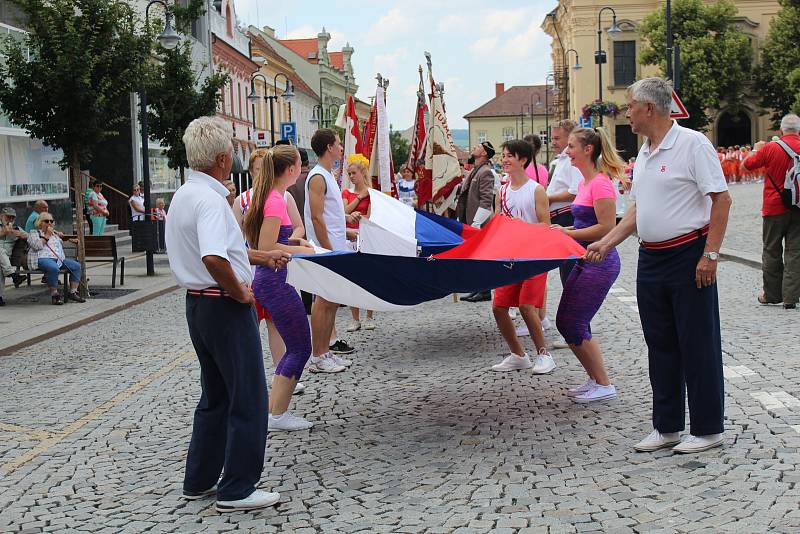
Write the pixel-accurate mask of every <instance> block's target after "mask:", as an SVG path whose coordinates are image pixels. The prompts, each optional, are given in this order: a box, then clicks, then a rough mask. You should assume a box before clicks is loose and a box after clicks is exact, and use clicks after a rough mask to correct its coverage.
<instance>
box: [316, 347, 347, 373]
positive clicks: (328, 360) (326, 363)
mask: <svg viewBox="0 0 800 534" xmlns="http://www.w3.org/2000/svg"><path fill="white" fill-rule="evenodd" d="M332 356H333V354H331V353H330V352H326V353H325V354H323V355H322V356H312V357H311V358H309V362H311V364H310V365H309V367H308V370H309V371H311V372H312V373H341V372H342V371H344V370H345V366H344V365H339V364H337V363H336V362H335V361H333V357H332Z"/></svg>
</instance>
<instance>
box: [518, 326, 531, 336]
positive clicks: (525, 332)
mask: <svg viewBox="0 0 800 534" xmlns="http://www.w3.org/2000/svg"><path fill="white" fill-rule="evenodd" d="M529 335H531V333H530V332H528V325H522V326H520V327H518V328H517V337H524V336H529Z"/></svg>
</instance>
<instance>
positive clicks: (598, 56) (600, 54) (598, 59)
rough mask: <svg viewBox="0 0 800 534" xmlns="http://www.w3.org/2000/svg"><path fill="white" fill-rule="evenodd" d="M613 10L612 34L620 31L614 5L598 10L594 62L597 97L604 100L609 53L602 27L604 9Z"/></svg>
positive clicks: (610, 31)
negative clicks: (604, 69) (595, 64)
mask: <svg viewBox="0 0 800 534" xmlns="http://www.w3.org/2000/svg"><path fill="white" fill-rule="evenodd" d="M606 10H608V11H611V17H612V18H611V27H610V28H608V30H607V31H608V33H609V34H611V35H614V34H617V33H619V32H620V29H619V26H617V12H616V11H614V8H613V7H608V6H605V7H603V8H601V9H600V11H598V12H597V50H596V51H595V53H594V62H595V63H597V99H598V100H599V101H601V102H602V100H603V64H605V63H606V62H607V61H608V60H607V55H606V52H605V50H603V27H602V25H601V24H602V17H603V12H604V11H606ZM602 125H603V115H600V126H602Z"/></svg>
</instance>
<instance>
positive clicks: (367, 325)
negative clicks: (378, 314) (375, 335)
mask: <svg viewBox="0 0 800 534" xmlns="http://www.w3.org/2000/svg"><path fill="white" fill-rule="evenodd" d="M364 330H375V320H374V319H371V318H369V317H367V318H366V319H365V320H364Z"/></svg>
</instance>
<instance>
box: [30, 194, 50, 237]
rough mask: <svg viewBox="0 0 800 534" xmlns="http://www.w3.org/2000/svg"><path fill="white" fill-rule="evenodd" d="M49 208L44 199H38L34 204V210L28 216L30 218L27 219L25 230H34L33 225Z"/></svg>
mask: <svg viewBox="0 0 800 534" xmlns="http://www.w3.org/2000/svg"><path fill="white" fill-rule="evenodd" d="M47 209H48V206H47V202H45V201H44V200H37V201H36V203H35V204H34V205H33V211H32V212H31V214H30V215H29V216H28V220H27V221H25V232H31V231H33V225H34V224H36V221H37V220H38V219H39V215H40V214H42V213H44V212H46V211H47Z"/></svg>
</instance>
